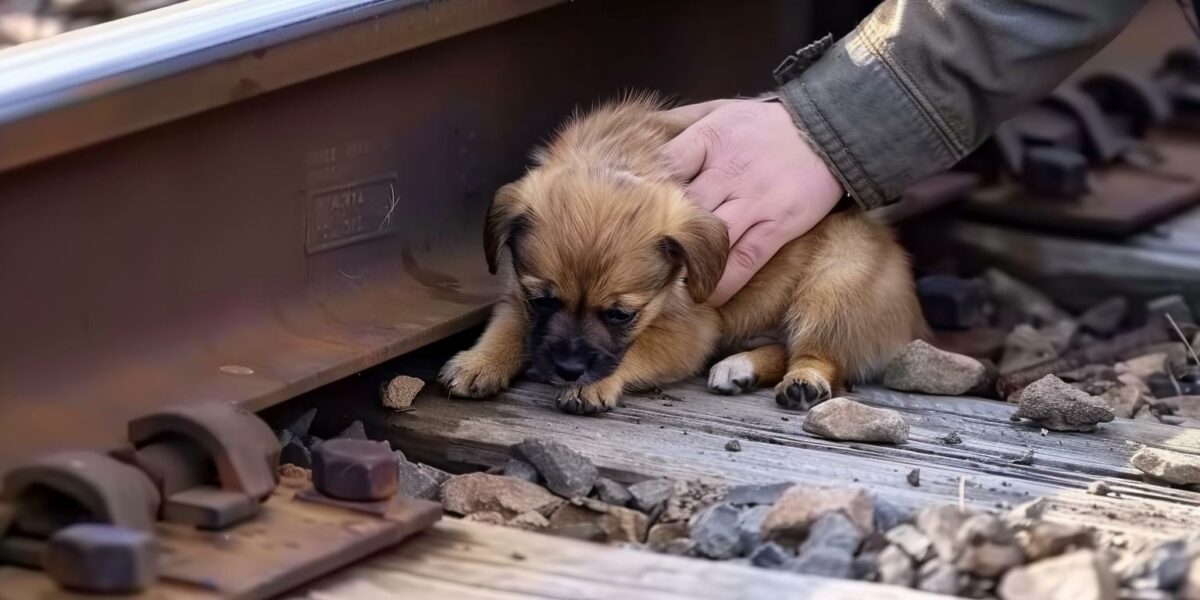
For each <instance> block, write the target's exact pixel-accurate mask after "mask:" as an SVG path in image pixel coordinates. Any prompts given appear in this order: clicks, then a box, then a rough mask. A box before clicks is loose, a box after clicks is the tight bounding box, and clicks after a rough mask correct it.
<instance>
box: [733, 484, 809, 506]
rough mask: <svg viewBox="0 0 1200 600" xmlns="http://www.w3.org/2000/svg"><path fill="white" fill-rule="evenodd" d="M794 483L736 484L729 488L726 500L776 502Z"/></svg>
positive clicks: (752, 502) (739, 502)
mask: <svg viewBox="0 0 1200 600" xmlns="http://www.w3.org/2000/svg"><path fill="white" fill-rule="evenodd" d="M792 485H793V484H791V483H788V482H784V483H767V484H759V483H755V484H749V485H739V486H735V487H732V488H730V489H729V493H728V494H727V495H726V496H725V502H728V503H730V504H738V505H743V504H751V505H753V504H775V501H776V500H778V499H779V497H780V496H782V495H783V493H784V492H786V491H787V489H788V488H790V487H792Z"/></svg>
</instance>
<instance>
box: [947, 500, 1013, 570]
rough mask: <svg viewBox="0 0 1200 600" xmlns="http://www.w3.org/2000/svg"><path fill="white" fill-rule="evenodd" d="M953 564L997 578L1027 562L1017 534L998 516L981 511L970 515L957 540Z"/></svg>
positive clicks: (960, 529) (959, 531)
mask: <svg viewBox="0 0 1200 600" xmlns="http://www.w3.org/2000/svg"><path fill="white" fill-rule="evenodd" d="M955 547H956V549H957V554H958V556H957V557H956V558H955V561H954V566H955V567H957V568H958V570H959V571H961V572H963V573H969V574H971V575H978V576H980V577H997V576H999V575H1001V574H1002V573H1004V572H1005V571H1007V570H1009V569H1011V568H1013V567H1016V566H1018V565H1021V564H1023V563H1024V562H1025V553H1024V551H1023V550H1022V549H1021V546H1020V544H1019V543H1017V539H1016V536H1014V535H1013V532H1012V530H1011V529H1009V528H1008V526H1007V525H1006V524H1005V523H1004V521H1003V520H1001V519H1000V518H999V517H996V516H994V515H988V514H978V515H974V516H972V517H970V518H968V519H967V520H966V521H964V522H963V524H962V527H960V528H959V530H958V533H957V535H956V539H955Z"/></svg>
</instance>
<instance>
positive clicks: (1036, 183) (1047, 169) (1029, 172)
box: [1022, 146, 1088, 199]
mask: <svg viewBox="0 0 1200 600" xmlns="http://www.w3.org/2000/svg"><path fill="white" fill-rule="evenodd" d="M1087 177H1088V163H1087V158H1085V157H1084V156H1083V154H1081V153H1079V152H1077V151H1075V150H1072V149H1070V148H1057V147H1054V146H1034V147H1032V148H1029V149H1028V150H1026V151H1025V163H1024V170H1023V176H1022V180H1023V181H1024V183H1025V190H1026V191H1027V192H1029V193H1031V194H1033V195H1035V196H1045V197H1050V198H1068V199H1069V198H1078V197H1080V196H1082V195H1084V194H1086V193H1087V191H1088V181H1087Z"/></svg>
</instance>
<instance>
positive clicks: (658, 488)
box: [629, 479, 690, 516]
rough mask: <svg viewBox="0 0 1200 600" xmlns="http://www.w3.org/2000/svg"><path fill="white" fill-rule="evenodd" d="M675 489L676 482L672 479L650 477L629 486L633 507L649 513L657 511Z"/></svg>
mask: <svg viewBox="0 0 1200 600" xmlns="http://www.w3.org/2000/svg"><path fill="white" fill-rule="evenodd" d="M674 491H675V482H674V481H671V480H670V479H649V480H646V481H642V482H640V483H635V484H633V485H631V486H629V494H630V495H631V496H632V497H633V508H636V509H638V510H640V511H642V512H644V513H646V514H648V515H653V514H655V513H657V512H658V511H659V510H660V509H661V508H662V506H663V503H665V502H666V501H667V498H670V497H671V494H672V492H674ZM689 516H690V515H689Z"/></svg>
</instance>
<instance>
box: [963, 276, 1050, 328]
mask: <svg viewBox="0 0 1200 600" xmlns="http://www.w3.org/2000/svg"><path fill="white" fill-rule="evenodd" d="M983 283H984V285H985V286H986V287H987V290H988V293H989V294H990V295H991V297H992V299H993V301H994V302H995V303H996V304H998V305H1000V306H1001V307H1002V308H1004V309H1006V310H1008V311H1009V312H1012V313H1015V314H1016V315H1017V317H1018V318H1019V319H1020V320H1021V321H1023V322H1027V323H1032V324H1033V325H1035V326H1040V325H1044V324H1047V323H1055V322H1057V321H1060V320H1062V319H1064V318H1066V317H1067V314H1066V313H1064V312H1063V311H1062V310H1061V309H1059V308H1058V307H1057V306H1055V304H1054V302H1052V301H1051V300H1050V299H1049V298H1048V297H1046V295H1045V294H1043V293H1041V292H1039V291H1038V290H1036V289H1034V288H1033V287H1031V286H1029V285H1028V284H1026V283H1024V282H1022V281H1019V280H1017V279H1014V278H1013V277H1011V276H1009V275H1008V274H1007V273H1004V272H1002V271H999V270H997V269H989V270H988V271H987V272H985V273H984V274H983Z"/></svg>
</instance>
